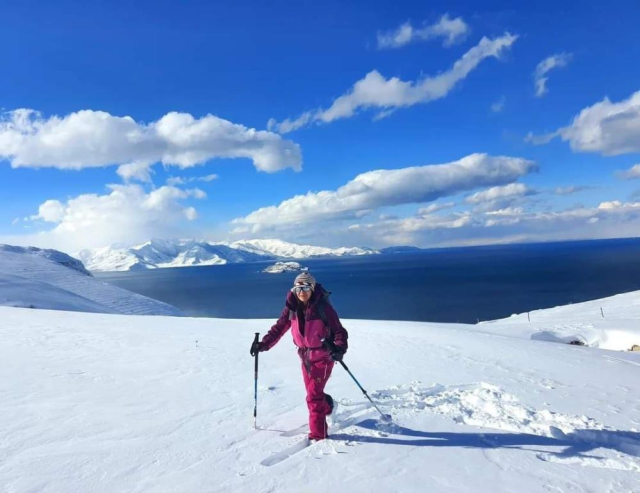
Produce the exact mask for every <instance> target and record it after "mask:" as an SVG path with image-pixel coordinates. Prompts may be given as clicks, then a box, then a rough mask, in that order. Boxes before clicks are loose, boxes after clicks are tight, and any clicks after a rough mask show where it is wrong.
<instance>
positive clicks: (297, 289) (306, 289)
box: [291, 286, 311, 293]
mask: <svg viewBox="0 0 640 493" xmlns="http://www.w3.org/2000/svg"><path fill="white" fill-rule="evenodd" d="M291 291H293V292H294V293H300V292H303V293H308V292H309V291H311V286H294V287H293V288H292V289H291Z"/></svg>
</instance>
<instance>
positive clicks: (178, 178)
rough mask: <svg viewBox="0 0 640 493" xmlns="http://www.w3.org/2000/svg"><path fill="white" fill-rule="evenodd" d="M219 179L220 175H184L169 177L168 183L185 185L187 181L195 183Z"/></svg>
mask: <svg viewBox="0 0 640 493" xmlns="http://www.w3.org/2000/svg"><path fill="white" fill-rule="evenodd" d="M217 179H218V175H206V176H192V177H189V178H185V177H182V176H172V177H170V178H167V185H184V184H186V183H193V182H196V181H200V182H205V183H209V182H212V181H213V180H217Z"/></svg>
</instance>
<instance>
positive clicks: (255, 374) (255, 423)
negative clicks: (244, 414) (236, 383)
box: [253, 332, 260, 430]
mask: <svg viewBox="0 0 640 493" xmlns="http://www.w3.org/2000/svg"><path fill="white" fill-rule="evenodd" d="M259 337H260V332H256V337H255V339H254V340H253V343H254V344H256V343H257V342H258V338H259ZM259 353H260V351H256V356H255V358H256V359H255V366H254V370H253V428H254V429H256V430H257V429H258V354H259Z"/></svg>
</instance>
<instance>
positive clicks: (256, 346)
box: [249, 341, 265, 356]
mask: <svg viewBox="0 0 640 493" xmlns="http://www.w3.org/2000/svg"><path fill="white" fill-rule="evenodd" d="M264 349H265V348H264V346H263V345H262V343H261V342H258V341H253V342H252V343H251V349H250V350H249V354H250V355H251V356H255V355H256V354H258V353H259V352H260V351H264Z"/></svg>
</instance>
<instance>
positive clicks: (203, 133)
mask: <svg viewBox="0 0 640 493" xmlns="http://www.w3.org/2000/svg"><path fill="white" fill-rule="evenodd" d="M214 158H248V159H251V160H252V161H253V164H254V166H255V167H256V168H257V169H258V170H260V171H266V172H275V171H278V170H281V169H284V168H293V169H294V170H300V169H301V166H302V156H301V152H300V147H299V146H298V144H296V143H294V142H292V141H289V140H283V139H282V137H280V136H279V135H277V134H275V133H272V132H268V131H260V130H255V129H252V128H247V127H244V126H242V125H238V124H234V123H231V122H230V121H227V120H223V119H222V118H218V117H217V116H213V115H207V116H204V117H202V118H199V119H196V118H194V117H193V116H191V115H190V114H188V113H176V112H172V113H167V114H166V115H165V116H163V117H162V118H160V119H159V120H157V121H155V122H152V123H149V124H144V123H138V122H136V121H134V120H133V119H132V118H131V117H129V116H125V117H117V116H113V115H110V114H109V113H106V112H103V111H92V110H83V111H78V112H76V113H71V114H69V115H67V116H64V117H58V116H52V117H50V118H48V119H46V118H43V117H42V115H41V114H40V113H38V112H36V111H34V110H29V109H19V110H15V111H10V112H8V113H5V114H4V115H3V116H2V117H0V159H7V160H9V161H10V162H11V165H12V166H13V167H14V168H17V167H31V168H39V167H53V168H60V169H83V168H90V167H103V166H111V165H120V168H119V169H118V173H119V174H120V175H121V176H122V177H123V178H125V179H142V180H143V181H144V180H147V179H149V174H148V169H149V166H150V165H151V164H152V163H156V162H161V163H163V164H165V165H174V166H179V167H181V168H188V167H191V166H196V165H199V164H203V163H205V162H206V161H208V160H210V159H214Z"/></svg>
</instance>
